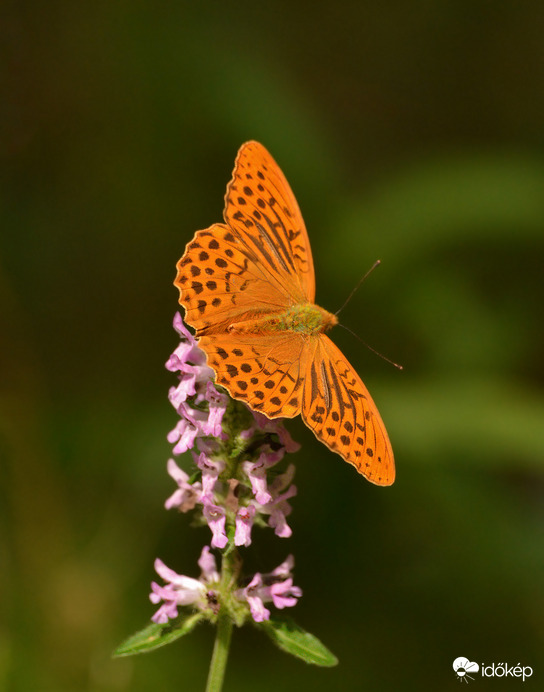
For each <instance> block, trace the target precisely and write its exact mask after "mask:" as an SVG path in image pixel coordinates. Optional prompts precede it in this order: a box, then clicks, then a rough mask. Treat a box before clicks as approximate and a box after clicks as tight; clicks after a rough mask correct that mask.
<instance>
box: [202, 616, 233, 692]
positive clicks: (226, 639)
mask: <svg viewBox="0 0 544 692" xmlns="http://www.w3.org/2000/svg"><path fill="white" fill-rule="evenodd" d="M231 635H232V618H231V616H230V614H229V613H228V612H224V611H223V612H221V613H219V618H218V619H217V632H216V635H215V644H214V646H213V656H212V660H211V663H210V672H209V673H208V684H207V685H206V692H221V689H222V687H223V679H224V677H225V668H226V667H227V659H228V656H229V647H230V638H231Z"/></svg>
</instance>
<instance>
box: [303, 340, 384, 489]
mask: <svg viewBox="0 0 544 692" xmlns="http://www.w3.org/2000/svg"><path fill="white" fill-rule="evenodd" d="M311 350H312V353H311V355H310V357H309V358H308V361H307V366H306V373H305V378H304V379H305V382H304V393H303V402H302V418H303V420H304V422H305V423H306V425H307V426H308V427H309V428H311V430H313V432H314V434H315V436H316V437H317V438H318V439H319V440H321V441H322V442H324V443H325V444H326V445H327V447H329V449H331V450H332V451H333V452H336V453H337V454H340V456H342V457H343V458H344V459H345V460H346V461H347V462H349V463H350V464H353V466H355V468H356V469H357V471H358V472H359V473H361V474H363V476H365V477H366V478H367V479H368V480H369V481H371V482H372V483H376V484H377V485H391V484H392V483H393V481H394V480H395V462H394V459H393V450H392V448H391V443H390V442H389V437H388V435H387V431H386V429H385V426H384V424H383V421H382V419H381V417H380V414H379V412H378V409H377V408H376V404H375V403H374V402H373V401H372V397H371V396H370V394H369V392H368V390H367V388H366V387H365V385H364V384H363V382H362V380H361V378H360V377H359V375H357V373H356V372H355V370H354V369H353V368H352V366H351V365H350V364H349V363H348V361H347V359H346V358H345V356H344V355H343V354H342V352H341V351H340V349H339V348H337V346H335V345H334V344H333V342H332V341H331V340H330V339H329V338H328V337H327V336H325V335H324V334H320V335H318V336H317V337H315V338H314V340H313V344H312V349H311Z"/></svg>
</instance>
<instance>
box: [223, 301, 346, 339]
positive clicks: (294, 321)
mask: <svg viewBox="0 0 544 692" xmlns="http://www.w3.org/2000/svg"><path fill="white" fill-rule="evenodd" d="M335 324H338V318H337V317H336V315H333V314H332V313H330V312H327V311H326V310H324V309H323V308H320V307H319V305H314V304H312V303H304V304H300V305H292V306H291V307H289V308H286V309H285V310H284V311H283V312H274V313H264V314H261V315H251V317H250V318H249V319H243V320H241V321H240V322H235V323H233V324H231V325H230V326H229V328H228V331H229V332H230V333H231V334H232V333H236V334H248V333H251V334H270V333H271V332H290V333H292V332H296V333H298V334H301V335H306V336H312V335H315V334H319V333H320V332H326V331H328V330H329V329H330V328H331V327H334V325H335Z"/></svg>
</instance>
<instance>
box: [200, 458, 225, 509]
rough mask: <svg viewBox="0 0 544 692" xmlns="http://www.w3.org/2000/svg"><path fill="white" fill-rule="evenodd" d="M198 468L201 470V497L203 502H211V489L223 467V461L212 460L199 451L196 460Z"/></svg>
mask: <svg viewBox="0 0 544 692" xmlns="http://www.w3.org/2000/svg"><path fill="white" fill-rule="evenodd" d="M197 466H198V468H199V469H200V470H201V471H202V497H201V501H202V502H203V503H213V490H214V488H215V484H216V483H217V479H218V477H219V474H220V473H221V471H223V469H224V468H225V462H224V461H213V460H212V459H210V458H209V457H208V456H206V454H204V452H201V453H200V455H199V457H198V461H197Z"/></svg>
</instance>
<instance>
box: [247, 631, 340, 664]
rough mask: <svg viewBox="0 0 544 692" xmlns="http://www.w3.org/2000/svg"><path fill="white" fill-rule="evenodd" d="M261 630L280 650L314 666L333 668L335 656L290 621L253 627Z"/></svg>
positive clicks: (335, 661) (316, 639) (312, 636)
mask: <svg viewBox="0 0 544 692" xmlns="http://www.w3.org/2000/svg"><path fill="white" fill-rule="evenodd" d="M255 626H256V627H258V628H259V629H261V630H263V631H264V632H265V633H266V634H267V635H268V636H269V637H270V639H271V640H272V641H273V642H274V644H276V646H278V647H279V648H280V649H282V650H283V651H285V652H286V653H288V654H291V655H292V656H296V657H297V658H300V659H302V660H303V661H305V662H306V663H311V664H313V665H315V666H326V667H330V666H335V665H336V664H337V663H338V659H337V658H336V656H335V655H334V654H333V653H332V652H331V651H329V650H328V649H327V647H326V646H325V645H324V644H322V643H321V642H320V641H319V639H318V638H317V637H314V635H313V634H310V633H309V632H306V631H305V630H303V629H302V628H301V627H299V626H298V625H297V624H296V623H295V622H293V621H292V620H288V619H286V620H265V621H264V622H260V623H258V624H256V625H255Z"/></svg>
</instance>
